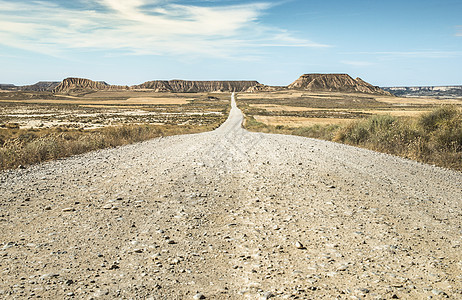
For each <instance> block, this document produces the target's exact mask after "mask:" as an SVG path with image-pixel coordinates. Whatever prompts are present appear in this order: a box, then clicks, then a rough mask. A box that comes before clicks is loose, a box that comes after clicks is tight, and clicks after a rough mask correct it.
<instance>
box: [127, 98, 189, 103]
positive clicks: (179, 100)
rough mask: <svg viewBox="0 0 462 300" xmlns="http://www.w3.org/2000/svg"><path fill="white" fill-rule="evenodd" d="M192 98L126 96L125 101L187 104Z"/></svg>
mask: <svg viewBox="0 0 462 300" xmlns="http://www.w3.org/2000/svg"><path fill="white" fill-rule="evenodd" d="M192 100H194V99H192V98H189V99H188V98H153V97H140V98H128V99H127V100H126V101H125V102H127V103H131V104H176V105H181V104H187V103H188V102H189V101H192Z"/></svg>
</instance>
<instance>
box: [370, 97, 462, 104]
mask: <svg viewBox="0 0 462 300" xmlns="http://www.w3.org/2000/svg"><path fill="white" fill-rule="evenodd" d="M376 99H377V101H379V102H384V103H388V104H393V105H442V104H444V105H462V99H435V98H403V97H377V98H376Z"/></svg>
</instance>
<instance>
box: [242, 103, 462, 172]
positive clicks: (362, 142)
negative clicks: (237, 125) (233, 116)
mask: <svg viewBox="0 0 462 300" xmlns="http://www.w3.org/2000/svg"><path fill="white" fill-rule="evenodd" d="M245 127H246V128H248V129H249V130H252V131H261V132H271V133H283V134H293V135H300V136H305V137H312V138H319V139H325V140H330V141H334V142H339V143H345V144H349V145H353V146H358V147H363V148H367V149H370V150H374V151H379V152H384V153H389V154H392V155H397V156H401V157H405V158H409V159H413V160H416V161H420V162H424V163H429V164H434V165H437V166H440V167H446V168H451V169H454V170H459V171H462V110H461V109H460V108H457V107H453V106H444V107H441V108H437V109H435V110H433V111H432V112H429V113H426V114H423V115H421V116H420V117H418V118H416V119H412V118H404V117H395V116H390V115H376V116H372V117H369V118H366V119H361V120H358V121H355V122H352V123H350V124H348V125H343V126H334V125H328V126H319V125H318V126H312V127H301V128H288V127H285V126H269V125H266V124H263V123H259V122H257V121H256V120H255V119H254V118H253V117H247V119H246V125H245Z"/></svg>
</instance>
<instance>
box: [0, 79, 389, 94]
mask: <svg viewBox="0 0 462 300" xmlns="http://www.w3.org/2000/svg"><path fill="white" fill-rule="evenodd" d="M0 88H1V89H5V90H19V91H21V90H25V91H29V90H30V91H52V92H53V93H55V94H85V93H91V92H96V91H121V90H134V91H137V90H138V91H139V90H141V91H147V90H149V91H154V92H172V93H211V92H239V93H243V92H247V93H257V92H269V91H276V90H287V89H289V90H291V89H293V90H304V91H313V92H343V93H367V94H375V95H387V96H392V94H391V93H389V92H388V91H384V90H382V89H381V88H379V87H377V86H373V85H371V84H369V83H367V82H365V81H364V80H362V79H361V78H356V79H353V78H351V77H350V76H349V75H348V74H305V75H302V76H300V78H298V79H297V80H296V81H294V82H293V83H291V84H289V85H288V86H282V87H274V86H268V85H264V84H261V83H259V82H258V81H255V80H253V81H245V80H241V81H238V80H236V81H188V80H178V79H175V80H153V81H147V82H145V83H142V84H138V85H132V86H126V85H110V84H107V83H106V82H104V81H93V80H90V79H85V78H73V77H71V78H66V79H64V80H63V81H62V82H39V83H36V84H34V85H29V86H18V87H17V86H14V85H1V86H0Z"/></svg>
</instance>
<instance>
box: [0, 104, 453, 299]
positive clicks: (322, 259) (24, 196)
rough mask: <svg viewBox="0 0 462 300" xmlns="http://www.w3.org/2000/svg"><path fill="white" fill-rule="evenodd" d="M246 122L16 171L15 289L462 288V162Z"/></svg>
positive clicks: (8, 258)
mask: <svg viewBox="0 0 462 300" xmlns="http://www.w3.org/2000/svg"><path fill="white" fill-rule="evenodd" d="M242 119H243V117H242V113H241V112H240V110H239V109H237V107H236V105H235V101H232V110H231V112H230V116H229V118H228V120H227V121H226V122H225V123H224V124H223V125H222V126H221V127H220V128H219V129H217V130H215V131H213V132H209V133H202V134H194V135H183V136H174V137H167V138H159V139H154V140H151V141H147V142H143V143H140V144H135V145H129V146H125V147H120V148H115V149H108V150H102V151H96V152H92V153H88V154H85V155H80V156H75V157H71V158H68V159H63V160H58V161H55V162H50V163H45V164H41V165H36V166H32V167H28V168H27V169H24V170H12V171H5V172H2V173H0V198H1V201H0V205H1V206H0V226H1V227H0V229H1V230H0V298H2V299H22V298H30V299H35V298H42V299H72V298H75V299H119V298H120V299H272V298H274V299H320V298H328V299H329V298H339V299H363V298H365V299H392V298H395V299H428V298H429V297H433V298H434V299H440V298H446V297H449V298H453V299H457V298H458V299H461V298H462V248H461V242H462V226H461V225H462V205H461V199H462V173H460V172H453V171H448V170H444V169H441V168H437V167H433V166H429V165H423V164H419V163H416V162H412V161H408V160H404V159H400V158H396V157H392V156H389V155H384V154H379V153H375V152H371V151H367V150H362V149H357V148H353V147H349V146H345V145H340V144H335V143H330V142H325V141H318V140H314V139H307V138H301V137H295V136H283V135H270V134H261V133H250V132H247V131H245V130H243V129H242V128H241V122H242Z"/></svg>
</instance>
